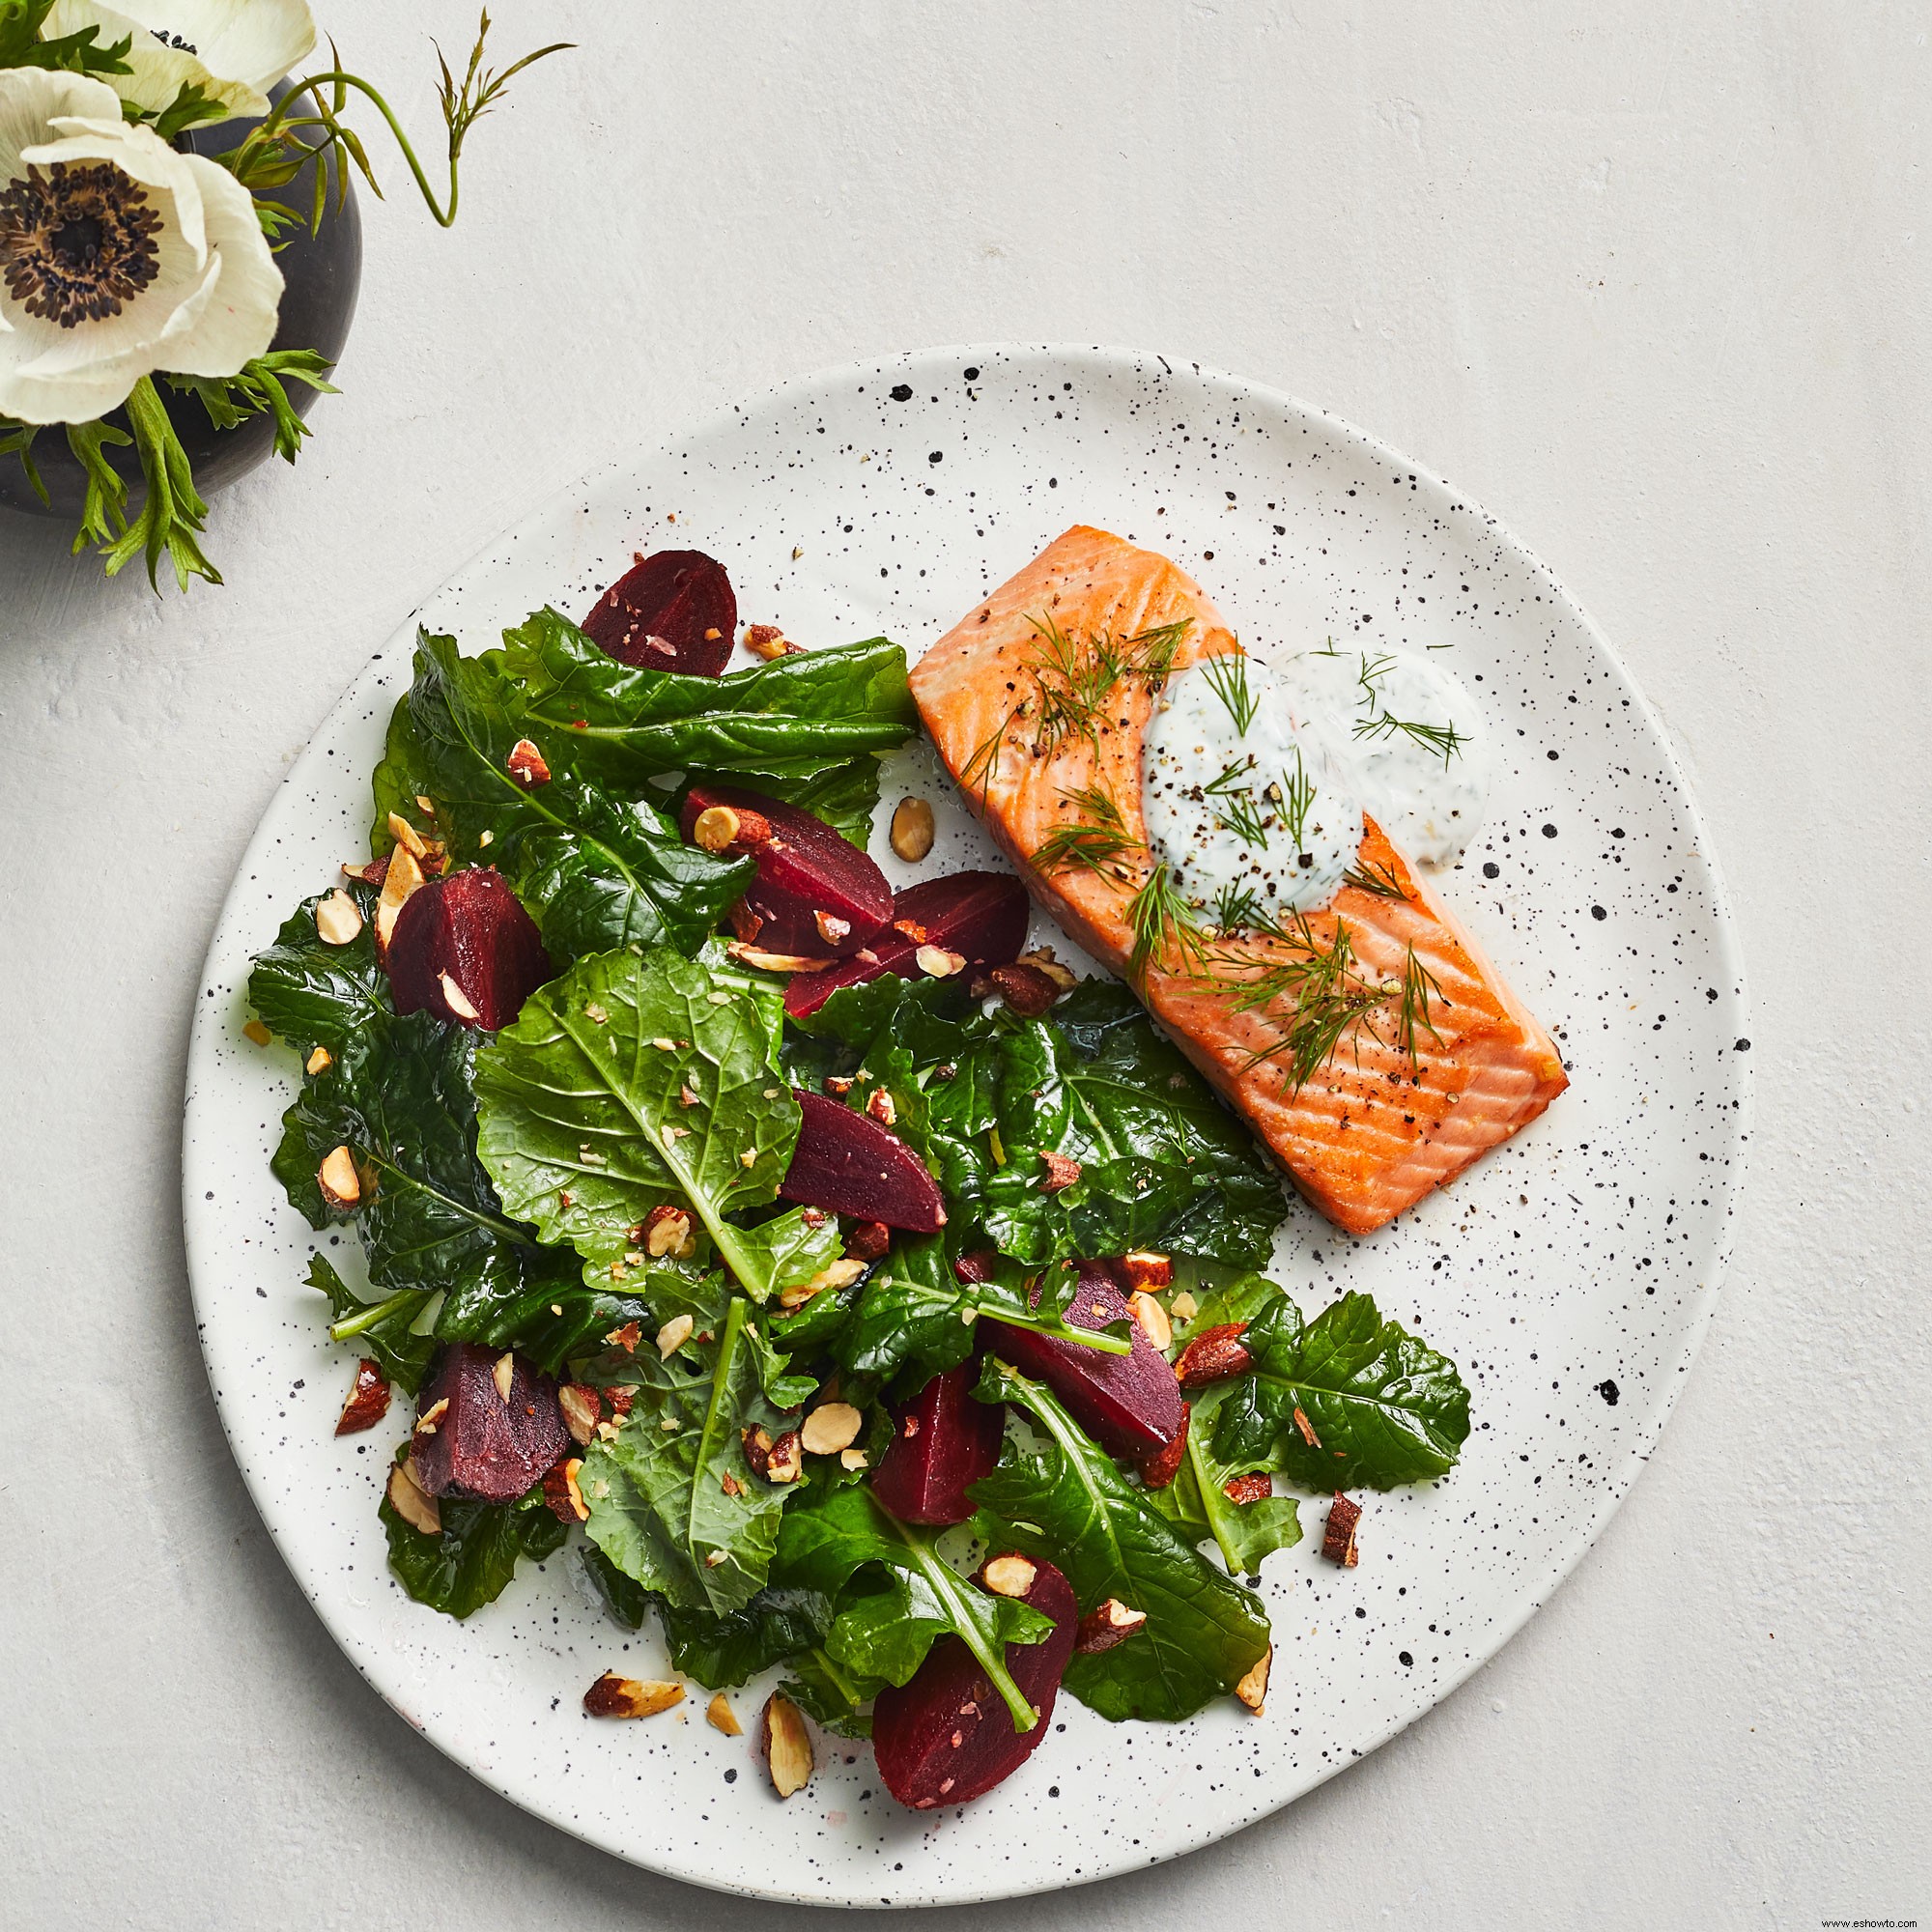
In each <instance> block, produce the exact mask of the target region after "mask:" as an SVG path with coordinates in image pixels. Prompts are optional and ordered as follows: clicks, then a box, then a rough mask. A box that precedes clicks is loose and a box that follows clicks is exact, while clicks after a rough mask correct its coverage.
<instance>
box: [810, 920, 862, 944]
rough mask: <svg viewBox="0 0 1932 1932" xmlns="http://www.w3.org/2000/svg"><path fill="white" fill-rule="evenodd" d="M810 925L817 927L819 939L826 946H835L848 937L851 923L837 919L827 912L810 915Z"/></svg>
mask: <svg viewBox="0 0 1932 1932" xmlns="http://www.w3.org/2000/svg"><path fill="white" fill-rule="evenodd" d="M811 923H812V924H813V925H815V926H817V928H818V936H819V938H820V939H822V940H824V942H825V943H826V945H828V946H837V945H838V942H839V941H840V940H841V939H845V938H847V937H849V936H850V934H851V931H852V922H851V921H850V920H849V919H838V918H837V917H835V916H834V915H833V914H831V913H829V912H814V913H813V914H812V915H811Z"/></svg>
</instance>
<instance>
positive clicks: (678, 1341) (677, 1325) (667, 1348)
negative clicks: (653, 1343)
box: [658, 1315, 696, 1361]
mask: <svg viewBox="0 0 1932 1932" xmlns="http://www.w3.org/2000/svg"><path fill="white" fill-rule="evenodd" d="M695 1325H696V1324H695V1323H694V1322H693V1321H692V1319H691V1317H690V1316H689V1315H673V1316H672V1317H671V1318H670V1320H669V1321H667V1322H666V1323H665V1325H664V1326H663V1327H662V1328H660V1329H659V1330H658V1353H659V1354H660V1355H661V1356H662V1357H663V1358H664V1359H665V1360H666V1361H668V1360H669V1359H670V1358H671V1356H673V1355H674V1354H676V1353H677V1351H678V1350H680V1349H681V1348H683V1347H684V1345H685V1344H686V1343H687V1342H688V1341H690V1340H691V1331H692V1329H693V1327H694V1326H695Z"/></svg>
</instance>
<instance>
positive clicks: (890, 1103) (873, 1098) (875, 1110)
mask: <svg viewBox="0 0 1932 1932" xmlns="http://www.w3.org/2000/svg"><path fill="white" fill-rule="evenodd" d="M866 1111H867V1113H868V1114H869V1115H871V1117H872V1118H873V1120H875V1121H877V1122H878V1123H879V1124H880V1126H882V1127H893V1126H896V1125H897V1124H898V1119H899V1109H898V1102H897V1101H895V1099H894V1098H893V1096H892V1095H891V1094H889V1093H888V1092H887V1091H886V1090H885V1088H883V1087H875V1088H873V1090H872V1092H871V1094H869V1095H868V1096H867V1101H866Z"/></svg>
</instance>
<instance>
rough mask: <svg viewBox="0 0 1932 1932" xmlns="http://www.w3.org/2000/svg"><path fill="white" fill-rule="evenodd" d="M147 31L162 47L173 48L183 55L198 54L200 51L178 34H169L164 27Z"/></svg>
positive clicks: (151, 28)
mask: <svg viewBox="0 0 1932 1932" xmlns="http://www.w3.org/2000/svg"><path fill="white" fill-rule="evenodd" d="M148 31H149V33H151V34H153V35H154V37H155V38H156V40H157V41H159V42H160V43H161V44H162V46H164V47H174V48H176V49H177V50H178V51H179V52H181V53H185V54H194V53H199V52H200V51H201V49H200V48H199V47H197V46H196V45H195V43H193V42H192V41H185V40H183V39H182V37H181V36H180V35H179V34H171V33H169V32H168V30H167V29H166V28H165V27H150V28H149V29H148Z"/></svg>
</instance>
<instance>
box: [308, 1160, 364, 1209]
mask: <svg viewBox="0 0 1932 1932" xmlns="http://www.w3.org/2000/svg"><path fill="white" fill-rule="evenodd" d="M315 1178H316V1184H317V1185H318V1186H319V1187H320V1188H321V1189H322V1198H323V1199H324V1200H325V1201H326V1202H327V1204H328V1205H329V1206H330V1207H331V1208H354V1207H355V1205H356V1203H357V1202H359V1201H360V1200H361V1199H362V1177H361V1176H360V1175H359V1174H357V1173H356V1172H355V1155H354V1154H353V1153H351V1152H350V1151H349V1150H348V1149H347V1148H346V1147H339V1148H330V1149H329V1151H327V1153H326V1154H324V1155H323V1158H322V1165H321V1167H320V1168H318V1169H317V1170H316V1177H315Z"/></svg>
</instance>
